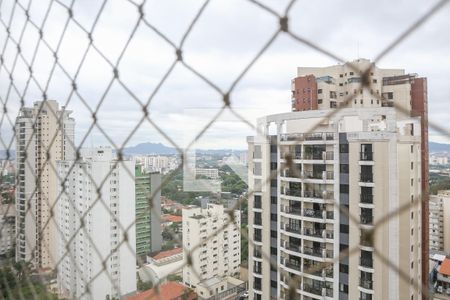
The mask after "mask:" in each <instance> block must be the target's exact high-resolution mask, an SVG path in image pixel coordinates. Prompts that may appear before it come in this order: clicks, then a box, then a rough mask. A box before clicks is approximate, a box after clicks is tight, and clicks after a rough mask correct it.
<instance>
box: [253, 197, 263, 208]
mask: <svg viewBox="0 0 450 300" xmlns="http://www.w3.org/2000/svg"><path fill="white" fill-rule="evenodd" d="M253 207H254V208H261V200H256V199H255V201H254V202H253Z"/></svg>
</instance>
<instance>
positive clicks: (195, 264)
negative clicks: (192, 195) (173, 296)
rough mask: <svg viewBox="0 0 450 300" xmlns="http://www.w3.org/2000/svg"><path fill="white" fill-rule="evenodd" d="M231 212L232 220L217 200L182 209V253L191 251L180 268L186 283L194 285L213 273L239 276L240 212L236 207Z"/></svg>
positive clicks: (222, 275)
mask: <svg viewBox="0 0 450 300" xmlns="http://www.w3.org/2000/svg"><path fill="white" fill-rule="evenodd" d="M230 213H231V214H232V215H233V216H234V218H233V220H230V215H229V214H228V213H227V212H225V211H224V207H223V206H222V205H218V204H208V206H207V208H206V209H202V208H200V207H190V208H186V209H183V248H184V249H185V253H184V257H185V260H187V257H188V255H189V254H190V256H191V260H192V263H191V264H190V265H187V266H185V267H184V268H183V282H184V284H185V285H187V286H189V287H191V288H193V289H195V288H196V286H197V285H198V284H199V283H200V282H202V281H204V280H208V279H210V278H213V277H224V276H235V277H237V276H239V265H240V263H241V234H240V228H241V227H240V226H241V222H240V220H241V213H240V211H238V210H235V211H232V212H230ZM227 224H228V225H227ZM211 236H212V238H209V237H211ZM208 238H209V239H208Z"/></svg>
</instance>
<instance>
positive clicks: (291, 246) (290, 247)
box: [284, 242, 302, 253]
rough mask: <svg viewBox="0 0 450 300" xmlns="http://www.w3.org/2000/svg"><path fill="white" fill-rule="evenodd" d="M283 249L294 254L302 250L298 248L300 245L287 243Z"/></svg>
mask: <svg viewBox="0 0 450 300" xmlns="http://www.w3.org/2000/svg"><path fill="white" fill-rule="evenodd" d="M284 247H285V248H286V249H288V250H291V251H294V252H299V253H301V252H302V248H301V246H300V244H294V243H288V242H286V243H285V245H284Z"/></svg>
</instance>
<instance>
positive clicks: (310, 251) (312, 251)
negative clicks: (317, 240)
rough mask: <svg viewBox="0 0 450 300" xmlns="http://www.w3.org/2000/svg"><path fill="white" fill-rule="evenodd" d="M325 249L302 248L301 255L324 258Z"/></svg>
mask: <svg viewBox="0 0 450 300" xmlns="http://www.w3.org/2000/svg"><path fill="white" fill-rule="evenodd" d="M324 251H326V249H325V248H311V247H303V253H304V254H307V255H312V256H316V257H324Z"/></svg>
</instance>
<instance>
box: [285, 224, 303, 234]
mask: <svg viewBox="0 0 450 300" xmlns="http://www.w3.org/2000/svg"><path fill="white" fill-rule="evenodd" d="M282 228H283V226H282ZM284 230H285V231H287V232H292V233H296V234H301V231H302V230H301V228H300V227H292V226H289V225H288V224H285V225H284Z"/></svg>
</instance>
